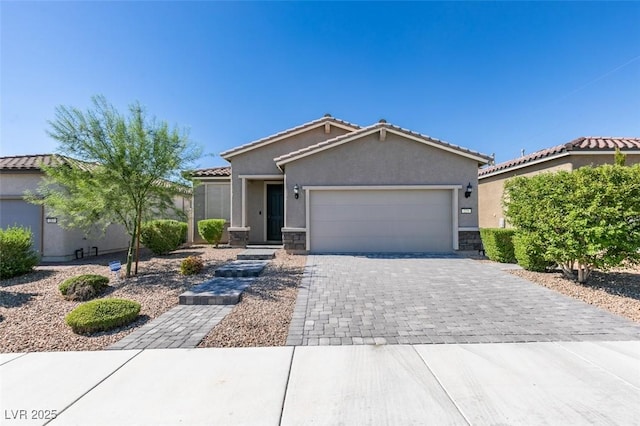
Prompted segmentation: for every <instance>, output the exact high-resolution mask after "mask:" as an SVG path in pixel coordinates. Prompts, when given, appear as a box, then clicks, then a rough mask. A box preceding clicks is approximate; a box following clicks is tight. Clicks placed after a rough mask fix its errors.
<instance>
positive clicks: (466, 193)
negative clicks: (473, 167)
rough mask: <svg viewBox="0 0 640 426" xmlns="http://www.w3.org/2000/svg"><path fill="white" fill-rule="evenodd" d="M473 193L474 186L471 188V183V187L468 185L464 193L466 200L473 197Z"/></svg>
mask: <svg viewBox="0 0 640 426" xmlns="http://www.w3.org/2000/svg"><path fill="white" fill-rule="evenodd" d="M472 192H473V186H471V182H469V185H467V189H466V191H464V198H469V197H471V193H472Z"/></svg>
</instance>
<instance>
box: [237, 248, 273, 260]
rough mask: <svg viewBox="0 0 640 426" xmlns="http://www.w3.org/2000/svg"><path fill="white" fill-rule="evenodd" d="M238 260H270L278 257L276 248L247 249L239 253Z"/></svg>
mask: <svg viewBox="0 0 640 426" xmlns="http://www.w3.org/2000/svg"><path fill="white" fill-rule="evenodd" d="M237 257H238V260H269V259H273V258H274V257H276V251H275V250H274V249H253V248H250V249H247V250H245V251H243V252H242V253H240V254H238V256H237Z"/></svg>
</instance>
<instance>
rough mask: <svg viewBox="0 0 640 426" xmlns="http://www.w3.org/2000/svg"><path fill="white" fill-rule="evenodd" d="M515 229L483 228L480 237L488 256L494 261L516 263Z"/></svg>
mask: <svg viewBox="0 0 640 426" xmlns="http://www.w3.org/2000/svg"><path fill="white" fill-rule="evenodd" d="M514 234H515V229H504V228H482V229H480V237H481V238H482V245H483V247H484V252H485V254H486V255H487V257H488V258H489V259H491V260H493V261H494V262H500V263H515V262H516V257H515V254H514V250H513V235H514Z"/></svg>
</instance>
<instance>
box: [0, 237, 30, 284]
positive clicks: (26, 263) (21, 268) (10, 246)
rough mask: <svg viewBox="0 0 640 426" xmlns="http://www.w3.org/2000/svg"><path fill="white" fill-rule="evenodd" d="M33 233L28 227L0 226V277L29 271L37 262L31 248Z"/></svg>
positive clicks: (13, 275)
mask: <svg viewBox="0 0 640 426" xmlns="http://www.w3.org/2000/svg"><path fill="white" fill-rule="evenodd" d="M32 242H33V234H32V233H31V230H30V229H29V228H24V227H21V226H9V227H7V229H1V228H0V279H5V278H11V277H16V276H18V275H24V274H26V273H27V272H31V270H33V267H34V266H36V265H37V264H38V262H39V260H40V259H39V258H38V254H37V253H36V252H35V251H34V250H33V248H32Z"/></svg>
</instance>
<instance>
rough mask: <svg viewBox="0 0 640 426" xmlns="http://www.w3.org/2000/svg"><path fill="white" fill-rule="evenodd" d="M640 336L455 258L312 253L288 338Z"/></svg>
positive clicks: (606, 317) (329, 341) (309, 341)
mask: <svg viewBox="0 0 640 426" xmlns="http://www.w3.org/2000/svg"><path fill="white" fill-rule="evenodd" d="M575 340H580V341H582V340H640V324H636V323H634V322H632V321H630V320H627V319H625V318H622V317H618V316H616V315H613V314H610V313H608V312H606V311H604V310H601V309H599V308H596V307H593V306H591V305H588V304H586V303H583V302H580V301H578V300H575V299H572V298H570V297H567V296H564V295H562V294H559V293H557V292H554V291H552V290H549V289H547V288H544V287H542V286H539V285H537V284H533V283H531V282H529V281H526V280H524V279H521V278H518V277H516V276H514V275H511V274H509V273H507V272H504V271H501V270H500V269H499V268H495V267H492V266H489V265H487V264H483V263H481V262H477V261H474V260H470V259H461V258H453V257H452V258H429V257H424V258H407V257H403V256H397V257H390V256H369V255H364V256H349V255H344V256H339V255H311V256H309V257H308V259H307V266H306V269H305V276H304V277H303V280H302V284H301V288H300V290H299V294H298V300H297V301H296V307H295V310H294V315H293V320H292V323H291V326H290V329H289V337H288V339H287V344H288V345H345V344H396V343H398V344H418V343H483V342H533V341H538V342H539V341H575Z"/></svg>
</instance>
